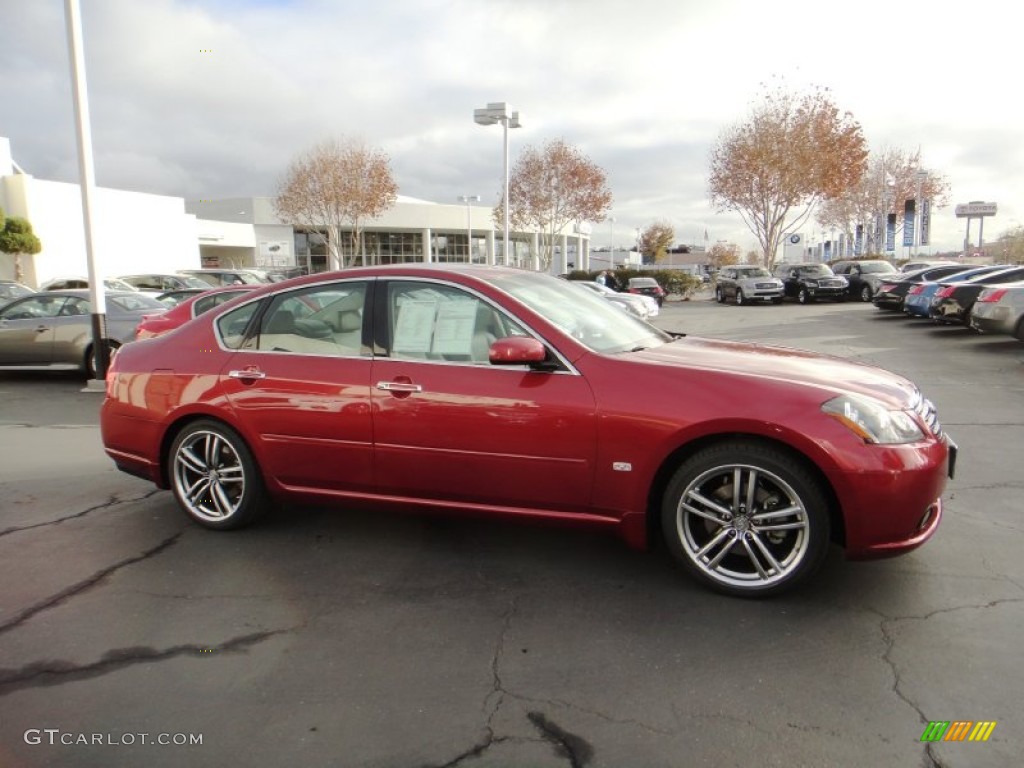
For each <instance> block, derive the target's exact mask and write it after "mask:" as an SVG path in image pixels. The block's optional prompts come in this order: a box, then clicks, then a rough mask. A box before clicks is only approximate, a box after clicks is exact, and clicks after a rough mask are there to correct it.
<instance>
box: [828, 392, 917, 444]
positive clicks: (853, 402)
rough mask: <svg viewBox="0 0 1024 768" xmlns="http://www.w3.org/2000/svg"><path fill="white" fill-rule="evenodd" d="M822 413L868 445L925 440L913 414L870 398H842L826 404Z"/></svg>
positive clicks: (848, 396) (853, 396)
mask: <svg viewBox="0 0 1024 768" xmlns="http://www.w3.org/2000/svg"><path fill="white" fill-rule="evenodd" d="M821 410H822V411H823V412H825V413H827V414H828V415H829V416H832V417H834V418H836V419H838V420H839V421H840V422H841V423H842V424H844V425H846V426H847V427H849V428H850V430H851V431H852V432H854V433H855V434H856V435H857V436H858V437H860V438H862V439H863V440H864V441H865V442H868V443H877V444H879V445H894V444H897V443H913V442H916V441H918V440H921V439H923V438H924V433H923V432H922V431H921V428H920V427H918V426H917V422H916V421H914V419H913V417H912V416H911V415H910V414H909V413H907V412H906V411H900V410H895V411H894V410H890V409H889V408H887V407H886V406H884V405H883V404H882V403H880V402H878V401H876V400H871V399H870V398H867V397H857V396H855V395H840V396H839V397H836V398H833V399H832V400H829V401H828V402H827V403H825V404H824V405H822V406H821Z"/></svg>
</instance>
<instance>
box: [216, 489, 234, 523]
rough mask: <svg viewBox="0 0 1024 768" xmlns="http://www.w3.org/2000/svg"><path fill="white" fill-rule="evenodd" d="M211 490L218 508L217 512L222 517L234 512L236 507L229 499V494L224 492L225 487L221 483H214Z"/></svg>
mask: <svg viewBox="0 0 1024 768" xmlns="http://www.w3.org/2000/svg"><path fill="white" fill-rule="evenodd" d="M211 489H212V490H213V493H212V494H211V495H212V496H213V503H214V505H215V506H216V507H217V511H218V512H220V516H221V517H227V516H228V515H230V514H231V512H232V511H233V510H234V505H233V504H232V503H231V499H229V498H228V495H227V493H225V492H224V486H222V485H221V484H220V483H212V484H211Z"/></svg>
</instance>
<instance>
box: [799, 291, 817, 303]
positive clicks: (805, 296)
mask: <svg viewBox="0 0 1024 768" xmlns="http://www.w3.org/2000/svg"><path fill="white" fill-rule="evenodd" d="M796 300H797V301H798V302H800V303H801V304H810V303H811V302H812V301H813V299H812V298H811V294H810V293H808V292H807V289H806V288H801V289H800V293H798V294H797V295H796Z"/></svg>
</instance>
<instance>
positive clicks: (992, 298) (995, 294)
mask: <svg viewBox="0 0 1024 768" xmlns="http://www.w3.org/2000/svg"><path fill="white" fill-rule="evenodd" d="M1006 291H1007V289H1006V288H987V289H985V290H984V291H982V292H981V296H979V297H978V303H979V304H988V303H990V302H991V303H995V302H997V301H999V300H1000V299H1001V298H1003V296H1005V295H1006Z"/></svg>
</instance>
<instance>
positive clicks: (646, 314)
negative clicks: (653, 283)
mask: <svg viewBox="0 0 1024 768" xmlns="http://www.w3.org/2000/svg"><path fill="white" fill-rule="evenodd" d="M573 285H579V286H582V287H583V288H586V289H587V290H590V291H593V292H594V293H597V294H599V295H600V296H601V297H602V298H604V299H606V300H607V301H610V302H611V303H612V304H617V305H618V306H620V307H622V308H623V309H624V310H626V311H627V312H629V313H630V314H631V315H635V316H636V317H639V318H640V319H641V320H650V319H651V318H652V317H656V316H657V315H658V312H659V308H658V302H656V301H655V300H654V299H652V298H651V297H650V296H643V295H641V294H637V293H619V292H618V291H613V290H612V289H611V288H609V287H608V286H607V285H601V283H596V282H593V281H591V280H576V281H574V282H573Z"/></svg>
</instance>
